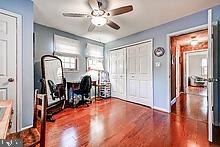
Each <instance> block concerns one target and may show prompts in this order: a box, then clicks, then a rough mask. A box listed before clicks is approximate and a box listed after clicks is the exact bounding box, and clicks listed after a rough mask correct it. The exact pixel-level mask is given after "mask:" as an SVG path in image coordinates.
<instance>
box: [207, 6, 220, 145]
mask: <svg viewBox="0 0 220 147" xmlns="http://www.w3.org/2000/svg"><path fill="white" fill-rule="evenodd" d="M216 25H217V24H214V23H213V21H212V10H209V11H208V81H209V82H208V139H209V141H212V139H213V136H212V131H213V130H212V129H213V124H214V122H215V117H214V116H216V119H217V118H218V114H217V113H216V114H215V115H214V114H213V109H215V106H214V105H213V104H216V103H218V100H217V99H218V70H217V69H218V54H217V53H216V52H217V50H218V49H217V47H216V44H217V42H216V41H215V39H216V38H215V36H216V34H215V33H217V31H216V30H215V31H214V29H215V28H216ZM214 32H215V33H214ZM213 101H216V102H215V103H213ZM216 105H217V104H216ZM216 111H218V110H216Z"/></svg>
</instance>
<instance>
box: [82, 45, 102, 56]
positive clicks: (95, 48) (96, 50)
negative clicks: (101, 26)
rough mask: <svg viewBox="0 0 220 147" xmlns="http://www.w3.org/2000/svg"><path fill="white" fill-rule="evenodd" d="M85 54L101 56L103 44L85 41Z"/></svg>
mask: <svg viewBox="0 0 220 147" xmlns="http://www.w3.org/2000/svg"><path fill="white" fill-rule="evenodd" d="M85 55H86V56H87V57H96V58H103V56H104V55H103V46H100V45H95V44H91V43H87V47H86V51H85Z"/></svg>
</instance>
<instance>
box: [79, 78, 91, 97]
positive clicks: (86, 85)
mask: <svg viewBox="0 0 220 147" xmlns="http://www.w3.org/2000/svg"><path fill="white" fill-rule="evenodd" d="M91 88H92V79H91V77H90V76H88V75H86V76H84V77H83V78H82V80H81V83H80V91H81V92H82V93H89V92H90V90H91Z"/></svg>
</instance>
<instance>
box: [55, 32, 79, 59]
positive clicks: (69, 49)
mask: <svg viewBox="0 0 220 147" xmlns="http://www.w3.org/2000/svg"><path fill="white" fill-rule="evenodd" d="M54 50H55V53H65V54H75V55H78V54H80V41H77V40H74V39H70V38H66V37H63V36H59V35H54Z"/></svg>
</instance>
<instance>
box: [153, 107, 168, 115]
mask: <svg viewBox="0 0 220 147" xmlns="http://www.w3.org/2000/svg"><path fill="white" fill-rule="evenodd" d="M153 109H154V110H159V111H162V112H166V113H169V111H168V110H166V109H164V108H160V107H157V106H154V107H153Z"/></svg>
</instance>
